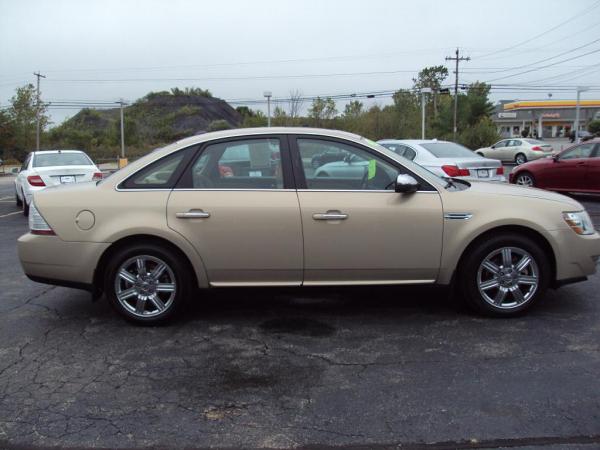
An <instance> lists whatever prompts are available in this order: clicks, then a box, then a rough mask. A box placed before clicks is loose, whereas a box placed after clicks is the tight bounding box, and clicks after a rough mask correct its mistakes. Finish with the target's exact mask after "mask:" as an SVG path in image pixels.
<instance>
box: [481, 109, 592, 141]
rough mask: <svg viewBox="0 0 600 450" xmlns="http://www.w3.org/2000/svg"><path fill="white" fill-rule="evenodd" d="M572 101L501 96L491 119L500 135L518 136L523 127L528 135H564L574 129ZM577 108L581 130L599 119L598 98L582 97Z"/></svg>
mask: <svg viewBox="0 0 600 450" xmlns="http://www.w3.org/2000/svg"><path fill="white" fill-rule="evenodd" d="M575 105H576V102H575V100H526V101H515V100H502V101H500V103H499V104H498V105H496V109H495V111H494V114H493V115H492V120H493V121H494V123H495V124H496V125H497V127H498V133H499V134H500V135H501V136H502V137H516V136H521V132H522V131H523V130H524V129H528V130H529V135H530V136H540V137H544V138H552V137H564V136H567V135H568V134H569V133H570V132H571V131H572V130H574V129H575V126H576V125H575ZM579 108H580V109H579V129H580V130H585V129H586V127H587V124H588V123H589V122H591V121H592V120H600V100H581V101H580V102H579Z"/></svg>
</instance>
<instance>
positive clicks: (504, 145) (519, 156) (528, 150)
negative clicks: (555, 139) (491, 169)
mask: <svg viewBox="0 0 600 450" xmlns="http://www.w3.org/2000/svg"><path fill="white" fill-rule="evenodd" d="M475 152H476V153H477V154H479V155H481V156H485V157H486V158H494V159H499V160H500V161H504V162H509V163H515V164H517V165H519V164H525V163H526V162H527V161H533V160H535V159H539V158H545V157H546V156H551V155H552V153H554V148H553V147H552V146H551V145H550V144H547V143H546V142H542V141H538V140H537V139H529V138H520V139H502V140H501V141H499V142H496V143H495V144H494V145H492V146H491V147H483V148H479V149H477V150H475Z"/></svg>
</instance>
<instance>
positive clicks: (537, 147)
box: [531, 145, 544, 152]
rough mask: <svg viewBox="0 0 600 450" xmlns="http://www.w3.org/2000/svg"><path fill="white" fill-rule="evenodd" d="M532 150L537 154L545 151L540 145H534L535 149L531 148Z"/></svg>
mask: <svg viewBox="0 0 600 450" xmlns="http://www.w3.org/2000/svg"><path fill="white" fill-rule="evenodd" d="M531 150H535V151H536V152H543V151H544V149H542V147H540V146H539V145H534V146H533V147H531Z"/></svg>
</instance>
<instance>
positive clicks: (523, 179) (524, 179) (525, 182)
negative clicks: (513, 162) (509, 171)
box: [516, 174, 533, 187]
mask: <svg viewBox="0 0 600 450" xmlns="http://www.w3.org/2000/svg"><path fill="white" fill-rule="evenodd" d="M516 184H520V185H521V186H529V187H531V186H533V178H531V176H529V175H527V174H522V175H519V176H518V177H517V181H516Z"/></svg>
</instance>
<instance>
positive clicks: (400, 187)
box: [394, 174, 419, 194]
mask: <svg viewBox="0 0 600 450" xmlns="http://www.w3.org/2000/svg"><path fill="white" fill-rule="evenodd" d="M418 190H419V182H418V181H417V180H415V179H414V178H413V177H411V176H410V175H405V174H400V175H398V177H396V182H395V183H394V191H396V192H399V193H401V194H412V193H414V192H417V191H418Z"/></svg>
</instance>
